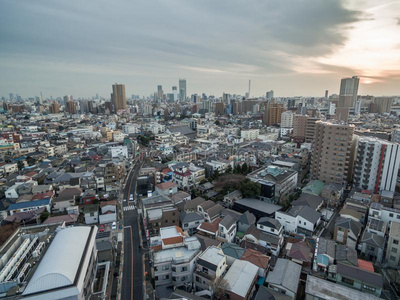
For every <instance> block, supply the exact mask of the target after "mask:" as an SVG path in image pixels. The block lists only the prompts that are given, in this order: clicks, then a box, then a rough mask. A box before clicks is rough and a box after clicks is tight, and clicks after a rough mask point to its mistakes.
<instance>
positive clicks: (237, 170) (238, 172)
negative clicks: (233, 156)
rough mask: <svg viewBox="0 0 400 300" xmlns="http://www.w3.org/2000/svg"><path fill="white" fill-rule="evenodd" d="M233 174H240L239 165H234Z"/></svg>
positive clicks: (240, 168)
mask: <svg viewBox="0 0 400 300" xmlns="http://www.w3.org/2000/svg"><path fill="white" fill-rule="evenodd" d="M233 173H235V174H240V173H242V167H241V166H240V165H236V166H235V169H234V170H233Z"/></svg>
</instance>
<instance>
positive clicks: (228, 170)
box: [225, 165, 232, 174]
mask: <svg viewBox="0 0 400 300" xmlns="http://www.w3.org/2000/svg"><path fill="white" fill-rule="evenodd" d="M225 173H226V174H231V173H232V167H231V165H229V166H228V167H227V168H226V171H225Z"/></svg>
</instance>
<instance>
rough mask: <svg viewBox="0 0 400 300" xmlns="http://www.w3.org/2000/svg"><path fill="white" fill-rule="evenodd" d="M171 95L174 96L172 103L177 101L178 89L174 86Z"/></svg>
mask: <svg viewBox="0 0 400 300" xmlns="http://www.w3.org/2000/svg"><path fill="white" fill-rule="evenodd" d="M172 94H174V101H178V88H177V87H176V86H173V87H172Z"/></svg>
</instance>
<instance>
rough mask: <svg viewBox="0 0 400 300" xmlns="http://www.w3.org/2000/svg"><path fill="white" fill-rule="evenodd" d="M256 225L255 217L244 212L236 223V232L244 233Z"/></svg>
mask: <svg viewBox="0 0 400 300" xmlns="http://www.w3.org/2000/svg"><path fill="white" fill-rule="evenodd" d="M255 223H256V217H255V216H254V215H253V214H252V213H251V212H249V211H248V210H246V211H245V212H244V213H243V214H242V215H241V216H240V218H239V221H238V232H241V233H244V232H246V230H247V229H248V228H249V227H250V226H251V225H254V224H255Z"/></svg>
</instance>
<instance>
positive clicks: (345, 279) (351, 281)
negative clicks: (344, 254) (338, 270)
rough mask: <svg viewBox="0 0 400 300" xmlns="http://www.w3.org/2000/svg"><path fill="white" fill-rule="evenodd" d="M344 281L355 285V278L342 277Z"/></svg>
mask: <svg viewBox="0 0 400 300" xmlns="http://www.w3.org/2000/svg"><path fill="white" fill-rule="evenodd" d="M342 282H343V283H346V284H349V285H353V284H354V280H353V279H349V278H346V277H342Z"/></svg>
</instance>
